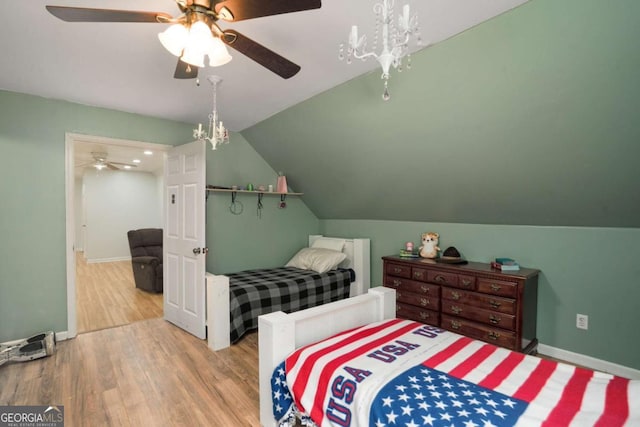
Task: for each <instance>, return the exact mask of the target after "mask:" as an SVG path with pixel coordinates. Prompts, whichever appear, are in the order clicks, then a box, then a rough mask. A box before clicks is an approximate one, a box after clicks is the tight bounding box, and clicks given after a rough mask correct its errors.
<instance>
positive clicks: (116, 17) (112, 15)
mask: <svg viewBox="0 0 640 427" xmlns="http://www.w3.org/2000/svg"><path fill="white" fill-rule="evenodd" d="M47 10H48V11H49V13H51V14H52V15H53V16H55V17H57V18H60V19H62V20H63V21H67V22H153V23H159V22H167V20H168V19H171V15H169V14H167V13H163V12H138V11H135V10H111V9H89V8H85V7H66V6H47Z"/></svg>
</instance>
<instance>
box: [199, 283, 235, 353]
mask: <svg viewBox="0 0 640 427" xmlns="http://www.w3.org/2000/svg"><path fill="white" fill-rule="evenodd" d="M205 277H206V286H207V341H208V344H209V348H210V349H212V350H214V351H216V350H220V349H223V348H226V347H229V346H230V345H231V339H230V337H229V336H230V332H231V325H230V324H229V278H228V277H227V276H223V275H214V274H211V273H207V274H206V276H205Z"/></svg>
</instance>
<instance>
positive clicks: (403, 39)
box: [338, 0, 422, 101]
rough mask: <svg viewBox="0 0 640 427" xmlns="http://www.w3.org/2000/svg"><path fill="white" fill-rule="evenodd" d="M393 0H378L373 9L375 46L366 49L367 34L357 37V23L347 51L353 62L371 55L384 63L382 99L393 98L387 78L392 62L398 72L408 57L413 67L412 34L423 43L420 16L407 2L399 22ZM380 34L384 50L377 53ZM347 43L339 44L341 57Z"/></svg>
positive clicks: (343, 54) (418, 43)
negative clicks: (380, 1)
mask: <svg viewBox="0 0 640 427" xmlns="http://www.w3.org/2000/svg"><path fill="white" fill-rule="evenodd" d="M393 6H394V0H382V3H376V4H375V5H374V6H373V13H375V15H376V28H375V33H374V38H373V46H372V50H371V51H370V52H367V51H366V48H367V37H366V36H362V37H360V38H358V26H357V25H353V26H352V27H351V33H350V34H349V41H348V47H347V52H346V58H347V64H350V63H351V60H352V58H356V59H361V60H363V61H364V60H366V59H367V58H369V57H373V58H375V59H376V60H377V61H378V62H379V63H380V66H381V67H382V79H384V92H383V94H382V99H384V100H385V101H387V100H388V99H389V98H390V95H389V89H388V81H389V68H390V67H391V66H392V65H393V67H394V68H396V69H397V70H398V71H399V72H401V71H402V60H403V58H404V57H405V56H406V57H407V64H406V67H407V69H409V68H411V55H410V54H409V40H410V39H411V36H415V37H416V44H417V45H418V46H420V45H422V39H421V37H420V29H419V27H418V16H417V15H416V14H414V15H411V14H410V12H409V5H408V4H405V5H404V7H403V8H402V14H401V15H400V16H399V17H398V21H397V25H396V23H395V22H394V12H393ZM378 38H380V39H381V43H382V51H381V52H380V53H375V50H376V49H377V44H378ZM344 50H345V48H344V44H343V43H342V44H340V54H339V56H338V58H339V59H340V60H343V59H344V58H345V52H344Z"/></svg>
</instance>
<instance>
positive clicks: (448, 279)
mask: <svg viewBox="0 0 640 427" xmlns="http://www.w3.org/2000/svg"><path fill="white" fill-rule="evenodd" d="M382 260H383V265H384V277H383V285H384V286H387V287H390V288H394V289H396V301H397V303H396V315H397V316H398V317H401V318H405V319H412V320H416V321H419V322H422V323H428V324H430V325H435V326H439V327H441V328H443V329H447V330H450V331H453V332H457V333H459V334H462V335H467V336H469V337H472V338H476V339H479V340H482V341H486V342H489V343H492V344H495V345H499V346H502V347H506V348H508V349H511V350H515V351H520V352H524V353H534V352H535V351H536V348H537V345H538V339H537V338H536V313H537V299H538V273H539V271H538V270H535V269H530V268H521V269H520V270H519V271H510V272H500V271H498V270H496V269H494V268H491V265H490V264H484V263H479V262H469V263H468V264H441V263H436V262H435V261H433V260H427V259H422V258H420V259H404V258H400V257H399V256H385V257H382Z"/></svg>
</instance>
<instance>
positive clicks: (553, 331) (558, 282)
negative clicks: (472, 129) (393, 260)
mask: <svg viewBox="0 0 640 427" xmlns="http://www.w3.org/2000/svg"><path fill="white" fill-rule="evenodd" d="M321 229H322V232H323V233H324V234H327V235H331V236H366V237H369V238H370V239H371V270H372V271H371V283H372V286H378V285H380V284H381V283H382V260H381V259H380V258H381V257H382V256H385V255H391V254H395V253H398V252H399V250H400V249H401V248H402V247H403V245H404V243H405V242H407V241H413V242H414V243H415V244H416V245H418V246H419V245H420V235H421V234H422V233H423V232H425V231H435V232H438V233H440V245H439V246H440V247H441V248H442V249H443V250H444V249H446V248H447V247H448V246H455V247H456V248H457V249H458V250H459V251H460V252H461V253H462V255H463V256H464V257H465V258H466V259H468V260H471V261H480V262H489V261H491V260H492V259H493V258H495V257H498V256H508V257H511V258H514V259H516V260H518V261H519V262H520V264H521V265H523V266H525V267H531V268H537V269H539V270H540V271H541V274H540V277H539V282H538V322H537V326H538V328H537V332H538V340H539V341H540V342H541V343H542V344H545V345H549V346H552V347H555V348H559V349H563V350H568V351H572V352H575V353H579V354H584V355H588V356H591V357H595V358H597V359H602V360H606V361H609V362H613V363H617V364H620V365H623V366H627V367H630V368H634V369H640V342H638V340H636V339H634V338H633V337H635V336H636V331H635V328H636V327H637V326H638V321H640V314H639V311H638V301H640V286H639V285H640V283H639V279H638V278H639V277H640V263H639V262H638V254H640V229H637V228H627V229H625V228H582V227H531V226H511V225H477V224H452V223H431V222H400V221H369V220H323V221H321ZM577 313H581V314H586V315H588V316H589V329H588V330H586V331H585V330H580V329H577V328H576V314H577Z"/></svg>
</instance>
